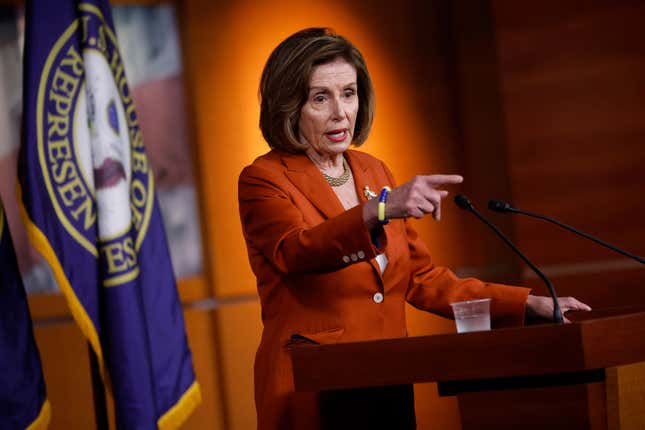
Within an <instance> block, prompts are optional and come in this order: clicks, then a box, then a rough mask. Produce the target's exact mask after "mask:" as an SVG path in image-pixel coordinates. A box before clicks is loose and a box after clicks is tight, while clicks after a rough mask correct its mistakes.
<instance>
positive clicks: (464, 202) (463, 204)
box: [455, 194, 564, 324]
mask: <svg viewBox="0 0 645 430" xmlns="http://www.w3.org/2000/svg"><path fill="white" fill-rule="evenodd" d="M455 203H456V204H457V206H459V207H460V208H461V209H464V210H467V211H469V212H472V213H473V214H474V215H475V216H476V217H477V218H479V220H480V221H481V222H483V223H484V224H486V225H487V226H488V227H490V228H491V229H492V230H493V231H494V232H495V234H497V236H499V237H500V238H501V239H502V240H503V241H504V242H505V243H506V244H507V245H508V246H510V247H511V249H512V250H513V251H515V253H516V254H517V255H519V256H520V258H521V259H522V260H523V261H524V262H525V263H526V264H527V265H528V266H529V267H530V268H531V269H532V270H533V271H534V272H535V273H536V274H537V275H538V276H539V277H540V278H541V279H542V281H544V283H545V284H546V286H547V288H548V289H549V293H550V294H551V298H552V299H553V321H555V322H556V323H557V324H563V323H564V318H563V317H562V310H560V304H559V303H558V296H557V295H556V293H555V288H553V284H552V283H551V281H550V280H549V278H547V277H546V275H545V274H544V273H542V271H541V270H540V269H538V268H537V267H536V266H535V265H534V264H533V263H532V262H531V260H529V259H528V258H527V257H526V256H525V255H524V253H523V252H522V251H520V250H519V249H518V248H517V246H515V244H514V243H513V242H511V240H510V239H509V238H508V237H506V235H505V234H504V233H502V232H501V231H500V229H498V228H497V227H496V226H495V225H494V224H493V223H491V222H490V221H488V220H487V219H486V218H484V217H483V216H482V215H481V214H480V213H479V211H478V210H477V209H475V207H474V206H473V204H472V203H471V202H470V200H468V197H466V196H464V195H463V194H458V195H456V196H455Z"/></svg>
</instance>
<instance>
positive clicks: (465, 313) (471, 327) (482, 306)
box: [450, 299, 491, 333]
mask: <svg viewBox="0 0 645 430" xmlns="http://www.w3.org/2000/svg"><path fill="white" fill-rule="evenodd" d="M490 302H491V299H477V300H466V301H464V302H456V303H451V304H450V306H452V312H453V314H454V315H455V323H456V324H457V333H468V332H471V331H485V330H490Z"/></svg>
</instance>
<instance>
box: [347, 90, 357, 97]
mask: <svg viewBox="0 0 645 430" xmlns="http://www.w3.org/2000/svg"><path fill="white" fill-rule="evenodd" d="M354 94H356V91H354V90H345V97H352V96H353V95H354Z"/></svg>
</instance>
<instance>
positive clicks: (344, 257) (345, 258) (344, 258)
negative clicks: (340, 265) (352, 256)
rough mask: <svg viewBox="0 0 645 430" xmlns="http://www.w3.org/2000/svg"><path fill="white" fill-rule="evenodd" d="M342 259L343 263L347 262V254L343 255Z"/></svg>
mask: <svg viewBox="0 0 645 430" xmlns="http://www.w3.org/2000/svg"><path fill="white" fill-rule="evenodd" d="M343 261H344V262H345V263H349V256H347V255H343Z"/></svg>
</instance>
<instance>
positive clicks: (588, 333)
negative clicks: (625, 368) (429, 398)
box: [292, 308, 645, 391]
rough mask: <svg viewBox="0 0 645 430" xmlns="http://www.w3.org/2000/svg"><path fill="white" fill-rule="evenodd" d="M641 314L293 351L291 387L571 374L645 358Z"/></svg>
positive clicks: (644, 320) (326, 387)
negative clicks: (293, 383)
mask: <svg viewBox="0 0 645 430" xmlns="http://www.w3.org/2000/svg"><path fill="white" fill-rule="evenodd" d="M643 339H645V311H643V310H642V308H641V309H639V311H634V312H633V313H629V314H622V315H617V316H609V317H604V318H594V319H587V320H582V321H576V322H574V323H572V324H565V325H555V324H548V325H538V326H527V327H518V328H506V329H498V330H492V331H485V332H475V333H462V334H441V335H434V336H419V337H407V338H398V339H384V340H375V341H365V342H349V343H337V344H328V345H303V346H297V347H294V348H293V349H292V360H293V373H294V382H295V389H296V391H320V390H332V389H343V388H356V387H370V386H382V385H397V384H409V383H418V382H431V381H439V380H441V381H459V380H468V379H485V378H504V377H514V376H528V375H540V374H554V373H564V372H577V371H583V370H592V369H603V368H607V367H613V366H619V365H624V364H630V363H636V362H639V361H645V341H644V340H643Z"/></svg>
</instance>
